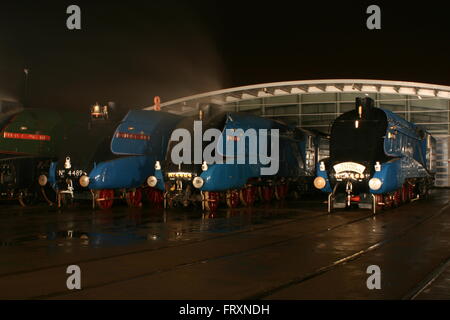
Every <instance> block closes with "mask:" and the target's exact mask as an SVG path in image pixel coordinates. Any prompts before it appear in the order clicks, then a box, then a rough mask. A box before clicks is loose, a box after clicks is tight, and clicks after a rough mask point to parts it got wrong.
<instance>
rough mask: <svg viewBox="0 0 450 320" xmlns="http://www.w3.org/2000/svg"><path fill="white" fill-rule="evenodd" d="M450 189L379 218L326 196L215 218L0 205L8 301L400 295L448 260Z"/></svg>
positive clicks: (1, 269) (2, 276)
mask: <svg viewBox="0 0 450 320" xmlns="http://www.w3.org/2000/svg"><path fill="white" fill-rule="evenodd" d="M449 195H450V192H449V191H448V190H435V191H434V192H433V196H432V198H431V199H429V200H419V201H415V202H414V203H410V204H407V205H404V206H402V207H399V208H397V209H392V210H389V211H383V212H381V213H379V214H377V215H376V216H375V217H374V216H372V214H371V212H370V210H337V211H336V212H334V213H333V214H327V213H326V205H325V204H324V199H323V198H320V197H308V198H305V199H304V200H299V201H286V202H282V203H276V202H273V203H270V204H258V205H255V206H254V207H252V208H238V209H234V210H230V209H220V210H219V211H218V212H216V213H214V214H209V213H203V212H202V211H201V210H198V209H170V210H165V209H162V208H150V207H145V206H144V207H142V208H127V207H126V206H124V205H118V206H116V207H114V208H113V209H111V210H109V211H99V210H95V211H93V210H92V209H90V208H89V204H85V205H84V204H81V205H79V206H78V207H76V208H68V209H64V210H58V209H56V208H51V207H50V208H49V207H46V206H39V207H35V208H20V207H17V206H15V205H9V204H6V205H0V212H1V214H0V242H1V245H2V246H1V247H0V250H1V251H2V254H1V256H0V260H2V263H1V264H0V283H2V287H5V288H7V289H8V290H4V292H2V293H0V297H3V298H25V297H29V298H30V297H31V298H46V297H47V298H53V297H58V298H60V297H67V298H86V299H90V298H130V299H133V298H149V299H188V298H189V299H190V298H192V299H210V298H211V299H213V298H215V299H239V298H269V299H279V298H282V299H309V298H319V299H320V298H324V299H328V298H331V299H336V298H338V299H353V298H355V299H360V298H362V299H392V298H394V299H395V298H402V297H404V296H405V295H407V294H408V292H412V291H414V290H416V288H417V285H418V284H420V283H421V281H423V279H425V278H426V277H427V275H428V274H429V273H430V272H431V271H432V270H434V269H435V268H436V265H439V263H440V262H441V261H442V260H443V259H444V260H445V259H446V258H448V256H450V251H449V250H448V248H449V247H450V246H449V245H450V209H449V208H448V201H449ZM69 264H77V265H79V266H80V267H81V268H82V269H83V272H84V273H83V274H84V278H83V290H81V291H80V292H76V293H74V292H68V291H67V288H66V287H65V279H66V278H65V277H66V273H65V268H66V267H67V266H68V265H69ZM371 264H377V265H379V266H380V268H381V269H382V271H383V272H385V274H383V289H384V290H379V291H373V290H368V289H367V287H366V279H367V273H366V268H367V265H371ZM409 264H412V265H413V267H407V265H409ZM405 268H406V270H405ZM105 270H107V272H106V271H105ZM441 278H442V277H441ZM441 278H439V279H441ZM30 281H31V282H32V283H34V285H33V286H32V287H33V288H34V289H30ZM25 283H27V290H26V292H25V291H23V290H21V289H20V288H21V286H22V285H24V284H25ZM436 283H439V285H440V286H441V287H442V283H445V281H440V282H438V281H437V282H436ZM330 286H331V288H330ZM150 287H152V288H155V287H156V288H157V289H158V290H150V289H149V288H150ZM427 290H428V291H427V292H430V291H431V288H427ZM435 291H436V290H435ZM435 291H433V292H435ZM421 292H426V291H424V290H423V288H422V291H421ZM420 297H421V296H419V298H420Z"/></svg>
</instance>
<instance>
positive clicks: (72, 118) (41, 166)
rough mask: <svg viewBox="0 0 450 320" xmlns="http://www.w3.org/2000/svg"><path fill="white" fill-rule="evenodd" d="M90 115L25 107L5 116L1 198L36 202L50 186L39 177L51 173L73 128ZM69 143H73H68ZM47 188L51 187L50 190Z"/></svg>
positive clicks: (0, 162) (0, 163) (1, 142)
mask: <svg viewBox="0 0 450 320" xmlns="http://www.w3.org/2000/svg"><path fill="white" fill-rule="evenodd" d="M86 120H87V116H86V115H85V114H81V115H80V114H79V113H74V112H67V111H57V110H46V109H34V108H25V109H23V110H22V111H20V112H18V113H16V114H14V115H12V116H10V117H9V118H8V119H3V121H2V122H3V123H1V130H0V199H6V200H19V202H20V204H21V205H22V206H26V205H30V204H33V203H35V202H36V201H37V200H38V199H39V194H40V193H42V195H44V198H45V199H46V200H47V201H50V200H49V199H48V197H47V196H46V192H45V191H46V190H44V188H47V189H50V188H48V187H41V186H40V184H42V183H41V181H39V183H38V179H39V177H40V176H41V174H42V173H43V172H48V168H49V166H50V163H51V161H52V159H54V158H55V157H56V156H57V154H58V149H59V148H60V147H61V146H62V145H64V144H65V143H67V142H68V141H66V140H67V133H68V131H69V130H70V128H72V127H74V126H79V125H80V124H82V123H86ZM69 143H70V142H69ZM47 191H48V190H47Z"/></svg>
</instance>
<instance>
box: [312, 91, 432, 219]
mask: <svg viewBox="0 0 450 320" xmlns="http://www.w3.org/2000/svg"><path fill="white" fill-rule="evenodd" d="M435 146H436V140H435V139H434V138H433V137H432V136H431V134H430V133H429V132H427V131H426V130H424V129H423V128H421V127H420V126H418V125H416V124H414V123H411V122H408V121H406V120H405V119H403V118H402V117H400V116H398V115H396V114H394V113H393V112H391V111H389V110H385V109H381V108H376V107H374V101H373V100H372V99H370V98H369V97H366V98H362V99H361V98H357V99H356V105H355V109H354V110H351V111H348V112H345V113H343V114H342V115H340V116H339V117H338V118H336V119H335V120H334V122H333V124H332V128H331V140H330V157H329V158H327V159H324V160H323V161H320V162H319V163H318V164H317V168H316V175H317V177H316V178H315V180H314V186H315V187H316V188H317V189H320V190H321V191H323V192H326V193H328V212H331V211H332V210H333V208H344V207H345V208H349V207H351V206H353V205H354V206H359V207H362V208H372V210H373V213H376V211H377V210H379V209H382V208H389V207H395V206H398V205H400V204H402V203H405V202H408V201H410V200H412V199H414V198H417V197H424V196H426V195H427V194H428V190H429V188H430V187H431V186H432V185H433V183H434V174H435V167H436V164H435Z"/></svg>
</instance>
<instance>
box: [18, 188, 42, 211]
mask: <svg viewBox="0 0 450 320" xmlns="http://www.w3.org/2000/svg"><path fill="white" fill-rule="evenodd" d="M37 200H38V195H37V193H36V192H33V191H29V190H22V191H20V192H19V203H20V205H21V206H22V207H29V206H32V205H35V204H36V202H37Z"/></svg>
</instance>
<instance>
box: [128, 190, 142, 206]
mask: <svg viewBox="0 0 450 320" xmlns="http://www.w3.org/2000/svg"><path fill="white" fill-rule="evenodd" d="M126 200H127V204H128V206H129V207H130V208H138V207H142V191H141V188H137V189H136V190H135V191H133V190H130V191H128V192H127V194H126Z"/></svg>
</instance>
